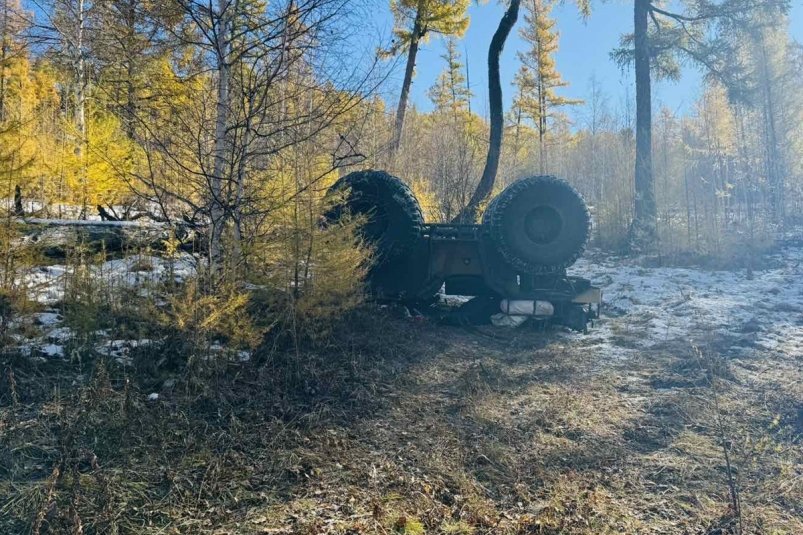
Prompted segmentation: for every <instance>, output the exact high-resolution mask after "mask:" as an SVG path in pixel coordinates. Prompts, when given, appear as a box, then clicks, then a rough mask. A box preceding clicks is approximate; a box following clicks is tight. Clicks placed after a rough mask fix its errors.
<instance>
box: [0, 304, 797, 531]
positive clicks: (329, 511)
mask: <svg viewBox="0 0 803 535" xmlns="http://www.w3.org/2000/svg"><path fill="white" fill-rule="evenodd" d="M334 332H335V333H336V334H333V335H332V336H331V337H329V338H327V339H326V340H325V341H324V340H318V341H317V342H315V343H314V344H308V346H305V347H303V348H301V350H300V351H299V350H298V349H297V348H292V350H290V348H288V349H284V348H283V346H282V345H281V344H280V343H279V344H272V345H270V347H271V351H270V352H265V353H264V354H261V355H258V358H255V359H253V361H252V362H250V363H236V362H234V363H229V364H227V365H225V366H223V367H222V368H216V373H217V377H216V380H215V381H214V383H213V387H210V388H208V389H203V390H197V389H195V390H194V389H188V388H181V385H182V380H183V379H182V376H181V375H180V374H178V375H176V376H170V375H169V373H168V372H166V371H164V370H162V371H161V372H160V373H161V375H154V374H153V373H148V374H145V375H143V376H139V375H138V374H137V373H132V372H131V371H130V369H126V368H120V367H117V366H116V365H115V364H113V363H106V362H105V361H102V360H97V359H96V360H93V361H91V362H89V363H87V362H85V363H84V364H83V367H81V368H79V367H78V365H77V364H76V363H71V364H70V363H61V364H58V365H53V364H48V365H47V366H46V367H39V368H37V367H36V366H34V365H32V364H31V363H29V362H27V361H25V360H19V359H18V360H10V359H7V363H8V366H9V367H10V368H11V369H13V371H14V374H15V377H16V389H17V391H18V392H19V394H18V397H19V399H18V402H17V403H16V404H15V403H12V402H10V398H8V397H6V398H4V399H6V400H8V401H6V402H4V405H3V406H2V407H1V408H0V497H2V498H1V499H2V502H0V532H2V533H9V534H17V533H20V534H22V533H41V534H44V533H84V534H95V533H154V534H156V533H176V534H177V533H210V534H212V533H214V534H223V533H246V534H248V533H275V534H282V533H283V534H304V533H309V534H317V533H343V534H346V533H351V534H359V533H365V534H368V533H408V534H417V533H443V534H530V533H544V534H558V533H567V534H601V533H656V534H659V533H660V534H672V533H677V534H686V533H701V534H702V533H708V534H712V535H713V534H715V533H720V534H725V533H736V532H737V530H738V529H739V525H741V529H742V530H743V532H744V533H767V534H771V533H789V534H794V533H803V520H801V518H803V477H802V476H801V474H802V473H803V461H801V459H803V442H802V441H801V438H800V437H801V432H803V426H801V424H803V422H801V418H800V411H801V407H803V405H801V392H800V371H799V369H796V370H795V369H793V367H794V362H779V363H778V366H777V370H781V371H780V372H779V373H780V375H779V374H778V373H776V371H775V370H776V366H774V363H770V362H761V363H756V362H753V363H745V365H744V366H743V365H742V363H740V362H731V361H727V360H725V359H719V358H714V356H713V355H715V354H716V353H717V351H718V350H721V349H722V348H718V347H715V346H714V345H712V346H711V347H709V348H705V350H704V351H703V356H702V357H701V356H700V355H698V354H697V353H695V352H694V351H693V350H692V349H691V348H689V347H685V345H684V344H682V343H678V344H677V345H676V346H672V345H671V344H670V345H666V344H664V345H662V349H660V350H655V351H652V352H649V351H648V352H644V353H643V354H641V355H639V356H638V357H634V358H629V359H620V360H616V361H610V362H598V361H595V360H594V359H593V358H592V357H590V356H589V354H588V352H587V351H585V350H584V348H583V344H582V342H583V339H582V338H576V339H575V338H573V339H571V340H568V341H567V340H566V339H560V338H556V337H554V336H551V335H543V334H539V333H535V332H527V331H526V330H524V331H516V332H499V331H482V330H481V331H470V332H469V331H464V330H460V329H447V328H440V327H435V326H430V325H427V324H420V323H408V322H405V321H402V320H396V319H393V318H390V317H387V316H384V315H382V314H377V313H376V311H372V310H366V311H363V312H358V313H356V314H354V315H353V316H351V317H349V318H348V319H347V320H346V321H345V322H344V324H343V325H342V326H341V327H340V328H339V329H335V331H334ZM143 357H144V356H143ZM757 367H758V368H757ZM288 369H291V370H292V373H287V372H286V370H288ZM789 374H791V375H789ZM171 381H173V382H175V383H177V386H175V387H173V388H166V387H165V385H166V384H170V382H171ZM3 384H4V385H5V386H4V387H3V388H7V384H6V383H3ZM776 385H780V386H777V387H776ZM152 391H158V392H159V393H160V398H159V400H157V401H148V399H147V396H148V394H149V393H150V392H152ZM725 451H727V452H728V454H729V458H730V461H731V465H732V473H731V475H733V477H734V478H735V485H736V491H737V492H738V498H739V500H740V514H739V515H737V514H736V512H735V511H734V510H733V506H732V505H731V502H732V500H731V490H732V489H731V488H730V487H729V482H728V471H727V467H726V461H725V456H724V452H725ZM737 516H738V518H737Z"/></svg>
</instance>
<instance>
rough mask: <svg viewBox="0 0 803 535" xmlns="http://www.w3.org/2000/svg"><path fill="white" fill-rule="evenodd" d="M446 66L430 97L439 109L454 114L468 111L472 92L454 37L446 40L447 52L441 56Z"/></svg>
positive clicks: (432, 88) (430, 91)
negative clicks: (467, 83) (467, 82)
mask: <svg viewBox="0 0 803 535" xmlns="http://www.w3.org/2000/svg"><path fill="white" fill-rule="evenodd" d="M441 57H442V58H443V60H444V61H445V62H446V67H445V68H444V70H443V72H441V74H440V76H439V77H438V80H437V82H435V85H433V86H432V87H431V88H430V89H429V99H430V100H431V101H432V103H433V104H434V105H435V109H436V110H438V111H441V112H443V111H450V112H451V113H452V114H453V115H458V114H459V113H461V112H464V111H468V108H469V102H470V100H471V97H472V94H471V89H469V87H468V86H467V85H466V76H465V75H464V74H463V69H464V65H463V63H462V62H461V61H460V52H459V51H458V50H457V43H456V41H455V39H454V38H449V39H447V41H446V52H445V53H444V54H443V55H442V56H441Z"/></svg>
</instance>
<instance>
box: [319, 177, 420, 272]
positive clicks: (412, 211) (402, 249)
mask: <svg viewBox="0 0 803 535" xmlns="http://www.w3.org/2000/svg"><path fill="white" fill-rule="evenodd" d="M329 194H330V195H331V194H337V195H345V198H344V199H343V202H342V203H339V204H338V205H337V206H335V207H333V208H332V209H331V210H329V212H328V213H327V214H326V219H327V220H328V221H337V220H338V219H340V218H341V217H342V216H343V215H345V214H351V215H352V216H362V217H365V219H366V223H365V224H364V225H363V227H362V229H361V232H362V236H363V239H365V240H366V242H368V243H370V244H371V245H372V246H373V247H374V248H375V255H376V263H377V264H383V263H385V262H388V261H390V260H393V259H398V258H400V257H402V256H404V255H406V254H408V253H409V252H410V251H411V250H412V249H413V248H414V247H415V246H416V244H417V243H418V241H419V240H420V238H421V232H422V229H423V226H424V216H423V213H422V212H421V206H420V205H419V204H418V200H417V199H416V198H415V195H414V194H413V192H412V190H411V189H410V188H409V187H408V186H407V184H405V183H404V182H402V181H401V180H399V179H398V178H396V177H394V176H391V175H389V174H388V173H386V172H384V171H357V172H354V173H351V174H349V175H346V176H344V177H343V178H341V179H340V180H338V181H337V182H336V183H335V184H334V185H333V186H332V187H331V188H330V189H329Z"/></svg>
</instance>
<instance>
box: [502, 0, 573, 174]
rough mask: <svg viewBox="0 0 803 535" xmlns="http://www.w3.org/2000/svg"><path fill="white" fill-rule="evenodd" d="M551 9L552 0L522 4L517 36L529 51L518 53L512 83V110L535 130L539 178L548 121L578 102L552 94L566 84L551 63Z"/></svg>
mask: <svg viewBox="0 0 803 535" xmlns="http://www.w3.org/2000/svg"><path fill="white" fill-rule="evenodd" d="M553 6H554V3H553V2H552V0H526V3H525V8H526V11H527V12H526V14H525V16H524V21H525V23H526V24H525V26H524V27H522V29H521V31H520V34H521V37H522V38H523V39H524V40H525V41H526V42H527V43H528V44H529V45H530V47H529V49H527V50H526V51H525V52H519V54H518V56H519V60H520V61H521V67H520V68H519V71H518V73H516V77H515V79H514V83H515V84H516V86H517V87H518V95H517V96H516V98H515V99H514V108H515V109H516V110H517V114H519V115H518V116H522V115H523V116H524V117H526V118H528V119H530V120H531V121H532V122H533V123H534V124H535V125H536V127H537V128H536V129H537V131H538V147H539V155H540V172H541V173H542V174H543V173H546V170H547V168H548V147H547V134H548V129H549V121H550V119H554V118H555V116H556V113H557V110H558V109H560V108H562V107H565V106H572V105H576V104H580V103H581V102H582V101H580V100H573V99H569V98H566V97H563V96H561V95H558V94H557V91H556V90H557V89H559V88H561V87H566V86H567V85H569V84H568V83H567V82H565V81H564V80H563V78H562V77H561V75H560V73H559V72H558V70H557V66H556V63H555V57H554V56H555V53H556V52H557V51H558V40H559V34H558V32H557V30H556V29H555V21H554V20H553V19H552V18H550V13H551V11H552V8H553Z"/></svg>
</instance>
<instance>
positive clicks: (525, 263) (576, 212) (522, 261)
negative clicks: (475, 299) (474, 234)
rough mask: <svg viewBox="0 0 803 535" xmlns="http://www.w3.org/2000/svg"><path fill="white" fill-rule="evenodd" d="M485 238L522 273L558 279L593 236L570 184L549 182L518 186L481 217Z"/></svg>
mask: <svg viewBox="0 0 803 535" xmlns="http://www.w3.org/2000/svg"><path fill="white" fill-rule="evenodd" d="M482 224H483V227H484V231H485V234H486V236H487V237H488V238H489V239H490V240H491V243H492V244H493V246H494V248H495V249H496V250H498V251H499V253H500V254H501V255H502V257H503V259H504V260H505V262H506V263H507V264H509V265H510V266H511V267H513V268H514V269H516V270H518V271H520V272H521V273H535V274H539V273H557V272H560V271H561V270H563V269H565V268H567V267H569V266H571V265H572V264H574V262H575V261H577V259H578V258H579V257H580V255H582V254H583V251H584V250H585V246H586V244H587V243H588V239H589V236H590V235H591V216H590V214H589V212H588V207H587V206H586V203H585V202H584V201H583V198H582V197H581V196H580V194H579V193H577V191H576V190H575V189H574V188H573V187H571V186H570V185H569V183H568V182H566V181H564V180H560V179H558V178H555V177H553V176H536V177H530V178H525V179H523V180H519V181H518V182H515V183H514V184H512V185H510V186H509V187H508V188H507V189H505V190H504V191H503V192H502V193H500V194H499V196H498V197H496V198H495V199H494V200H493V201H492V202H491V203H490V204H489V205H488V209H487V210H486V211H485V214H484V216H483V221H482Z"/></svg>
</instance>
